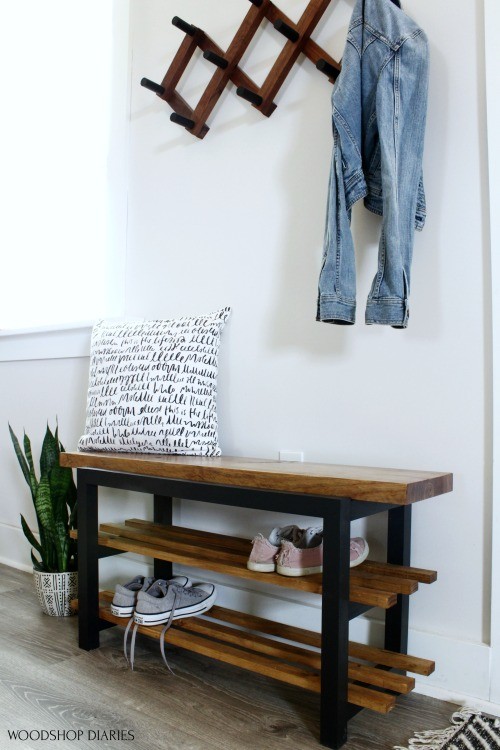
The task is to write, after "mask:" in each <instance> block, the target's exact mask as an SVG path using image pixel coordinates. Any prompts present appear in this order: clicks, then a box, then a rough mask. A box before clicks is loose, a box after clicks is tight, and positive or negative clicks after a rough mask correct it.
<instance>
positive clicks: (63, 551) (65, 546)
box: [55, 521, 69, 573]
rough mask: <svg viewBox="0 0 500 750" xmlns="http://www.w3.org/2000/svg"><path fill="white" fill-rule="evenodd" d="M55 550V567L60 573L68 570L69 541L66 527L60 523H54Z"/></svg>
mask: <svg viewBox="0 0 500 750" xmlns="http://www.w3.org/2000/svg"><path fill="white" fill-rule="evenodd" d="M55 541H56V549H57V567H58V570H59V572H60V573H64V572H65V571H66V570H67V568H68V552H69V539H68V531H67V526H66V524H65V523H63V522H62V521H56V540H55Z"/></svg>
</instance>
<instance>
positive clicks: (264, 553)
mask: <svg viewBox="0 0 500 750" xmlns="http://www.w3.org/2000/svg"><path fill="white" fill-rule="evenodd" d="M302 533H303V529H299V527H298V526H295V525H294V526H283V527H282V528H279V527H276V528H275V529H273V530H272V531H271V533H270V534H269V537H268V538H267V539H266V537H265V536H264V535H263V534H257V536H256V537H255V538H254V539H253V547H252V551H251V552H250V557H249V558H248V562H247V568H248V569H249V570H254V571H256V572H257V573H273V572H274V571H275V570H276V555H277V554H278V552H279V551H280V546H281V543H282V542H283V541H284V540H292V541H297V540H298V539H299V537H300V535H301V534H302Z"/></svg>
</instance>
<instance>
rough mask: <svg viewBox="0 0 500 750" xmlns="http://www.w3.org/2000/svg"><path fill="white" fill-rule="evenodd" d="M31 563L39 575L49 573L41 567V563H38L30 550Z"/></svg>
mask: <svg viewBox="0 0 500 750" xmlns="http://www.w3.org/2000/svg"><path fill="white" fill-rule="evenodd" d="M31 562H32V563H33V567H34V569H35V570H38V572H39V573H50V571H49V570H47V569H46V568H44V567H43V565H42V563H40V562H39V561H38V560H37V559H36V557H35V555H34V554H33V550H31Z"/></svg>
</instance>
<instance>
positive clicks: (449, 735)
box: [394, 708, 500, 750]
mask: <svg viewBox="0 0 500 750" xmlns="http://www.w3.org/2000/svg"><path fill="white" fill-rule="evenodd" d="M451 723H452V726H450V727H448V728H447V729H438V730H430V731H428V732H415V736H414V737H413V738H412V739H411V740H410V741H409V743H408V747H399V746H398V747H395V748H394V750H485V749H487V750H500V719H496V718H491V717H490V716H485V715H484V714H481V713H477V711H473V710H472V709H468V708H462V709H461V710H460V711H457V712H456V713H454V714H453V716H452V717H451Z"/></svg>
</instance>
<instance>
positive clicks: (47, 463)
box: [40, 425, 59, 475]
mask: <svg viewBox="0 0 500 750" xmlns="http://www.w3.org/2000/svg"><path fill="white" fill-rule="evenodd" d="M58 463H59V445H58V444H57V442H56V440H55V438H54V435H53V434H52V433H51V431H50V428H49V426H48V425H47V431H46V433H45V437H44V439H43V444H42V452H41V454H40V473H41V474H45V475H48V473H49V471H50V470H51V469H52V467H53V466H55V465H56V464H58Z"/></svg>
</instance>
